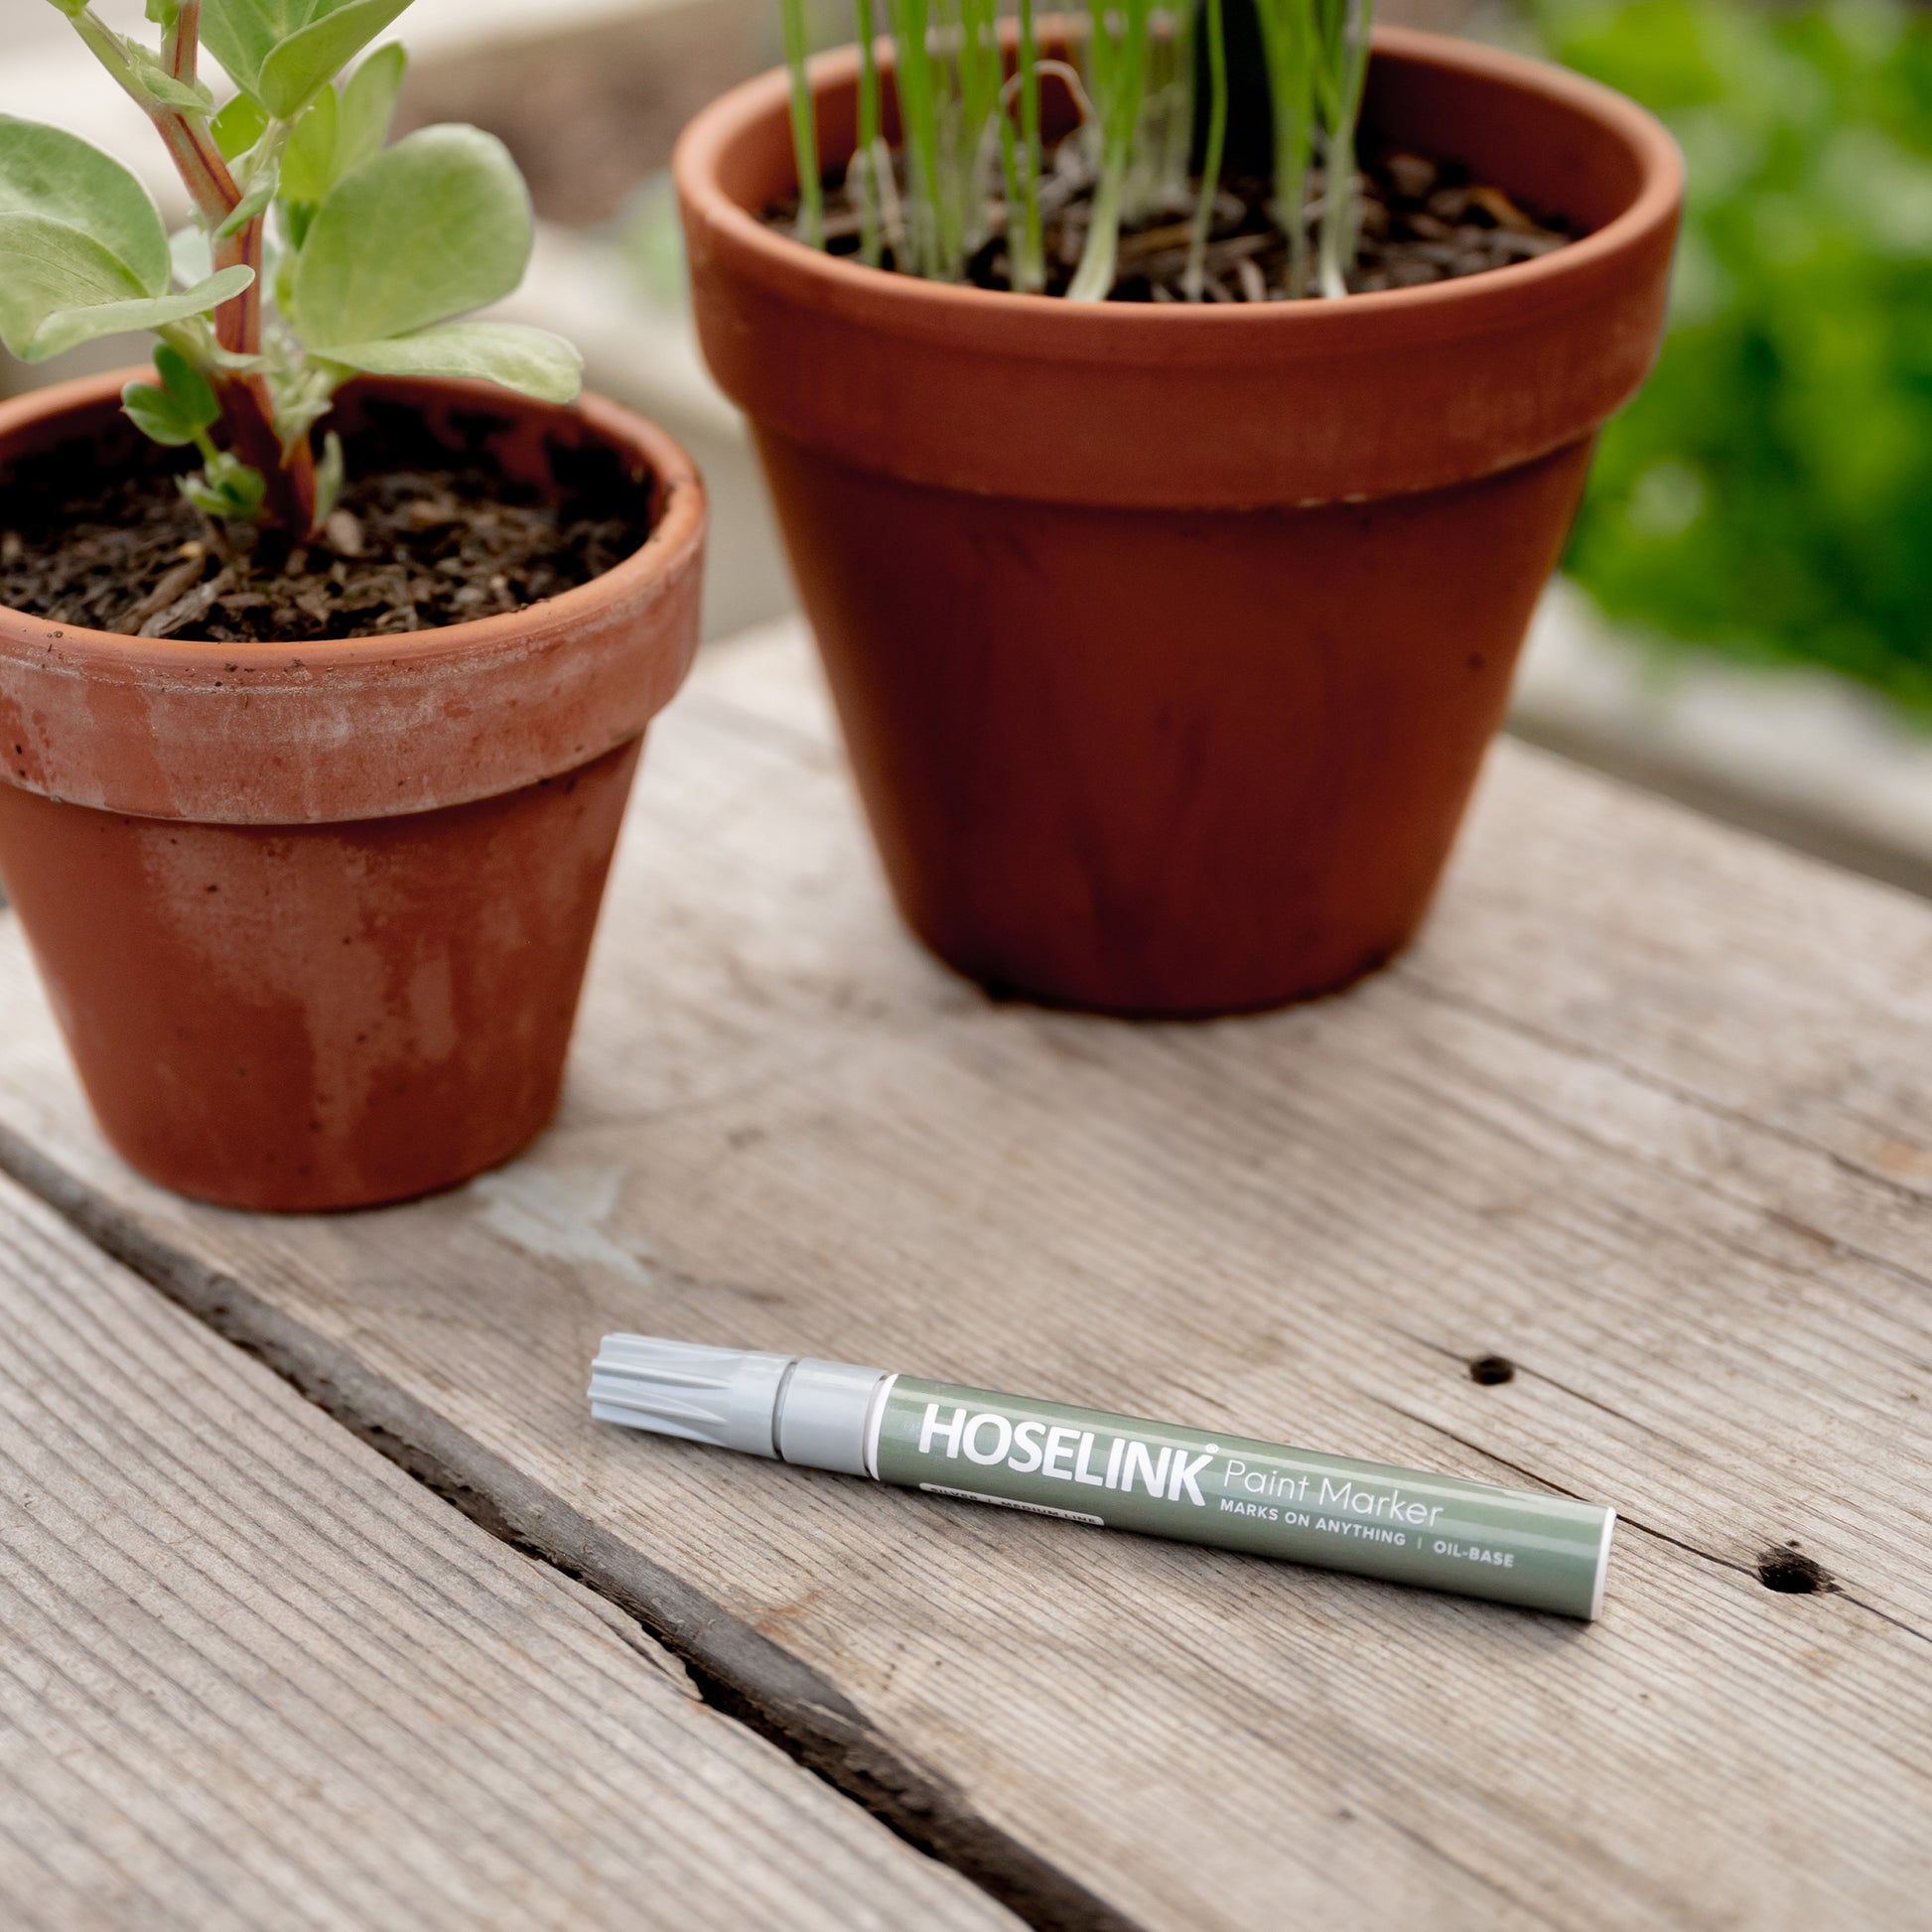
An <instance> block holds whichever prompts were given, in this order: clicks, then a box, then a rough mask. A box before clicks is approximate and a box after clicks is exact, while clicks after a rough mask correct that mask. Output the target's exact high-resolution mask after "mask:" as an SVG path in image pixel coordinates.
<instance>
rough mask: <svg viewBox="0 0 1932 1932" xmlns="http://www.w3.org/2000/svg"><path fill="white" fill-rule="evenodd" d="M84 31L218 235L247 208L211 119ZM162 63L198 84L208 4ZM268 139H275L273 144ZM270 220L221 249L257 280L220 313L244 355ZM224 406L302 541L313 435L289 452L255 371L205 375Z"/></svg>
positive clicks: (90, 17) (177, 31) (247, 456)
mask: <svg viewBox="0 0 1932 1932" xmlns="http://www.w3.org/2000/svg"><path fill="white" fill-rule="evenodd" d="M70 17H71V19H72V21H73V26H74V31H75V32H76V33H77V34H78V35H79V36H80V38H81V40H82V41H84V42H85V43H86V45H87V48H88V50H89V51H90V52H91V53H92V54H93V56H94V58H95V59H96V60H97V61H99V63H100V64H101V66H102V67H104V68H105V69H107V71H108V73H109V74H110V75H111V76H112V77H113V78H114V80H115V81H116V82H118V83H119V85H120V87H121V88H122V90H123V91H124V92H125V93H127V94H128V95H130V96H131V97H132V98H133V99H134V100H135V101H136V102H138V103H139V105H140V106H141V108H142V110H143V111H144V112H145V113H146V114H147V116H148V118H149V119H150V120H151V121H152V122H153V123H154V125H155V129H156V131H157V132H158V133H159V134H160V136H161V139H162V142H163V144H164V145H165V146H166V148H167V150H168V155H169V158H170V159H171V160H172V161H173V162H174V164H175V171H176V173H178V174H179V175H180V176H181V178H182V181H183V183H184V184H185V185H186V187H187V189H188V193H189V195H190V197H191V198H192V199H193V201H194V203H195V208H196V212H197V213H198V214H199V215H200V216H201V219H202V224H203V226H204V227H206V228H207V231H208V233H209V234H210V235H213V234H214V233H215V231H216V230H217V229H218V228H219V227H220V226H221V224H222V223H223V222H224V221H225V220H226V219H227V218H228V216H229V215H230V214H231V213H232V212H233V211H234V209H235V208H236V207H239V206H240V204H241V190H240V189H239V188H238V187H237V186H236V185H235V179H234V176H233V175H232V174H230V173H229V172H228V164H227V163H226V161H224V160H223V159H222V158H221V150H220V149H219V148H218V147H217V146H216V145H215V141H214V136H213V135H212V134H211V133H210V132H209V131H208V124H207V115H205V114H196V113H190V112H188V111H187V110H186V109H185V108H179V107H163V106H158V105H157V104H156V103H155V102H153V101H152V100H150V99H149V98H148V96H147V95H146V94H145V93H144V92H143V91H142V88H141V85H140V81H139V79H138V77H137V76H136V74H135V72H134V69H133V66H132V64H131V63H130V62H129V60H128V58H127V55H126V53H125V51H124V50H123V48H122V46H121V41H120V36H119V35H117V34H115V33H114V32H112V31H111V30H110V29H109V28H108V27H107V26H106V25H105V24H104V23H103V22H102V21H101V20H100V19H99V18H98V17H97V16H96V15H95V14H94V12H93V11H92V9H91V8H89V9H87V10H86V11H84V12H81V13H78V14H75V15H72V16H70ZM162 57H163V60H164V62H165V64H166V66H167V68H168V70H169V72H170V73H171V74H173V75H174V76H175V77H176V78H177V79H183V80H187V81H188V82H190V84H193V82H194V79H195V77H196V69H197V68H198V66H199V64H200V59H201V5H200V0H188V4H186V5H184V6H183V7H182V9H181V12H180V13H179V14H178V15H177V16H176V18H175V24H174V26H173V27H172V28H170V29H169V31H168V35H167V38H166V39H165V40H164V42H163V44H162ZM263 138H264V139H266V138H268V137H266V136H264V137H263ZM265 221H266V214H265V213H264V214H263V215H258V216H257V217H256V218H255V219H253V220H252V221H248V222H245V223H243V225H242V226H241V227H240V228H238V229H237V230H236V231H235V232H234V233H233V234H231V235H224V236H222V237H221V238H220V239H219V240H218V241H216V242H215V243H214V245H213V254H214V266H215V267H216V268H229V267H232V266H234V265H235V264H237V263H239V264H241V265H242V266H244V267H247V268H252V269H253V270H254V271H255V279H254V280H253V281H252V282H251V283H250V284H249V285H248V287H247V288H246V289H244V290H243V291H242V293H241V294H240V295H238V296H235V297H234V298H233V299H232V300H231V301H227V302H224V303H222V304H221V306H220V307H219V308H217V309H216V310H215V312H214V338H215V341H216V342H217V343H218V344H219V345H220V346H221V347H222V348H224V349H226V350H228V351H229V352H230V353H231V354H234V355H246V356H259V355H260V353H261V346H262V288H261V268H262V231H263V227H264V223H265ZM204 373H205V374H207V376H208V379H209V381H210V383H211V384H212V386H213V389H214V393H215V397H216V399H217V400H218V401H219V403H220V405H221V421H222V424H223V427H224V428H225V429H226V430H227V432H228V444H229V447H230V448H231V449H232V450H233V451H234V453H235V455H236V456H238V457H239V458H240V459H241V461H242V462H243V463H245V464H247V465H248V466H249V467H250V468H251V469H255V470H259V471H260V472H261V474H262V479H263V482H264V483H266V485H267V493H266V495H265V496H264V498H263V503H262V510H263V515H264V517H265V518H266V519H267V520H268V521H270V522H274V523H278V524H280V525H281V526H282V527H284V528H285V529H288V530H290V531H292V532H293V533H294V534H296V535H298V536H300V535H303V534H305V533H306V532H307V531H308V529H309V528H310V526H311V524H312V523H313V521H314V518H315V503H316V491H315V454H314V452H313V451H312V450H311V448H310V446H309V439H308V438H307V437H306V436H302V437H298V438H297V439H295V441H294V442H293V443H291V444H288V445H284V443H283V440H282V437H281V434H280V431H279V430H278V428H277V426H276V421H275V398H274V395H273V394H272V392H271V391H270V389H269V386H268V383H267V381H266V380H265V378H264V377H263V376H261V375H260V374H259V373H258V372H256V371H254V370H234V369H222V368H215V369H208V370H205V371H204Z"/></svg>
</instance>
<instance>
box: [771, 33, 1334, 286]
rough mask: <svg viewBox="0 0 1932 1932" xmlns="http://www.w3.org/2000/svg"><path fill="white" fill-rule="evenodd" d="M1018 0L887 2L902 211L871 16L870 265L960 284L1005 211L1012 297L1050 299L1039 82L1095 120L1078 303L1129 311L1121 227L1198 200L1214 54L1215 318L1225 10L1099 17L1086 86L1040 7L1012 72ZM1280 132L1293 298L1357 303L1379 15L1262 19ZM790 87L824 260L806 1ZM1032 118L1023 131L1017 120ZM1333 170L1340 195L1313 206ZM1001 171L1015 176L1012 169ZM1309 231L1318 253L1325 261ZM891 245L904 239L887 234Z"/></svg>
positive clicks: (864, 186) (862, 116) (1209, 151)
mask: <svg viewBox="0 0 1932 1932" xmlns="http://www.w3.org/2000/svg"><path fill="white" fill-rule="evenodd" d="M1000 4H1001V0H886V7H887V16H888V26H889V28H890V31H891V36H892V41H893V53H894V80H895V85H896V88H897V95H898V107H899V118H900V123H901V125H902V127H903V129H904V157H903V158H904V170H905V173H904V198H905V205H904V208H903V210H902V215H901V212H900V210H899V208H898V206H897V191H896V188H895V182H896V179H897V177H896V176H895V173H894V170H893V163H892V156H891V155H890V153H889V152H888V150H887V148H886V144H885V141H884V139H883V136H882V134H881V132H880V129H881V125H882V123H881V117H880V89H881V76H880V72H879V67H878V62H877V60H876V58H875V53H874V32H875V16H874V9H873V0H855V12H856V24H857V28H858V34H859V41H860V49H861V53H860V77H859V129H858V132H859V143H858V149H857V152H855V154H854V155H853V158H852V162H851V164H850V171H849V175H848V180H849V182H850V184H851V186H852V191H853V196H854V199H855V200H856V202H857V204H858V208H859V222H860V240H859V254H860V259H861V260H862V261H864V262H866V263H867V264H868V265H870V266H875V267H876V266H880V265H882V264H883V263H884V261H885V250H886V247H887V245H888V244H889V243H890V245H891V247H892V249H893V266H894V267H895V268H897V269H898V270H899V271H901V272H903V273H907V274H913V275H921V276H926V277H928V278H931V279H935V280H940V281H952V282H956V281H959V280H961V279H963V277H964V276H965V274H966V272H967V267H968V264H969V262H970V261H971V260H972V257H973V256H974V254H975V252H976V251H977V250H978V249H979V248H980V247H981V246H982V244H983V243H984V242H985V241H986V239H987V237H988V236H989V235H990V234H992V233H993V231H994V227H995V208H994V200H993V198H994V188H993V183H994V181H995V179H996V178H997V180H998V182H999V194H1000V197H1001V199H1002V200H1003V202H1004V212H1005V221H1006V248H1007V274H1008V280H1009V282H1010V284H1011V286H1012V287H1013V288H1015V289H1016V290H1019V291H1022V292H1026V293H1035V292H1037V291H1039V290H1042V289H1044V288H1045V287H1046V286H1047V268H1046V261H1045V244H1044V236H1043V223H1042V219H1041V212H1040V186H1041V181H1042V177H1043V173H1044V168H1045V153H1044V146H1043V142H1042V138H1041V130H1040V99H1039V83H1040V75H1041V73H1042V72H1045V71H1055V72H1059V73H1061V74H1064V75H1066V76H1067V77H1068V80H1069V84H1071V85H1072V86H1073V89H1074V92H1075V94H1076V97H1078V99H1079V100H1080V104H1081V107H1082V111H1083V115H1084V119H1083V123H1082V126H1081V129H1080V131H1079V134H1078V136H1077V137H1076V138H1078V139H1080V140H1082V141H1084V142H1086V143H1087V144H1088V146H1089V148H1090V151H1091V155H1092V160H1093V165H1094V175H1095V182H1094V189H1093V199H1092V207H1091V217H1090V220H1089V223H1088V228H1087V239H1086V243H1085V246H1084V249H1083V251H1082V254H1081V258H1080V261H1079V263H1078V265H1077V266H1076V267H1075V269H1074V272H1073V277H1072V281H1071V282H1070V284H1069V285H1068V287H1067V290H1066V294H1067V299H1068V300H1070V301H1075V302H1102V301H1105V300H1106V299H1107V297H1108V296H1109V295H1110V294H1111V293H1112V292H1113V287H1114V282H1115V278H1116V273H1117V268H1118V262H1119V250H1120V234H1121V229H1122V226H1123V225H1124V224H1126V223H1129V222H1131V221H1133V220H1134V219H1136V218H1137V217H1138V216H1139V215H1140V214H1141V213H1142V212H1143V211H1144V210H1145V209H1146V208H1147V207H1151V206H1152V207H1158V206H1160V205H1162V204H1164V203H1171V202H1172V200H1173V198H1175V197H1178V196H1181V195H1184V194H1185V192H1186V190H1187V181H1186V173H1187V157H1188V151H1189V147H1190V145H1191V140H1192V134H1193V128H1194V125H1195V111H1194V110H1195V103H1194V85H1195V81H1194V73H1195V63H1194V57H1193V49H1194V45H1195V39H1196V36H1200V35H1204V36H1205V44H1206V50H1207V69H1208V85H1209V89H1210V92H1209V99H1208V111H1207V124H1206V142H1205V146H1204V152H1203V154H1202V169H1201V179H1200V181H1199V183H1198V186H1197V190H1196V193H1195V199H1194V209H1193V215H1192V219H1191V221H1190V223H1189V230H1188V259H1187V266H1186V270H1185V273H1184V276H1183V279H1182V288H1183V292H1184V293H1185V294H1186V296H1187V298H1188V299H1189V300H1190V301H1194V302H1198V301H1199V300H1200V299H1201V295H1202V291H1203V287H1204V284H1205V280H1206V276H1205V256H1206V251H1207V246H1208V242H1209V239H1210V236H1211V233H1212V228H1213V210H1214V200H1215V192H1216V189H1217V187H1218V185H1219V181H1220V174H1221V165H1222V161H1223V159H1224V157H1225V155H1226V150H1227V131H1228V94H1229V86H1228V71H1227V43H1226V34H1225V25H1224V22H1223V19H1222V10H1223V0H1187V4H1186V5H1184V6H1183V8H1182V10H1181V11H1180V12H1179V13H1175V12H1173V11H1172V10H1170V9H1166V8H1161V7H1157V6H1155V5H1154V4H1153V0H1088V20H1087V31H1086V33H1085V35H1084V36H1082V37H1079V38H1078V39H1077V40H1076V41H1075V42H1074V44H1073V46H1072V48H1071V49H1070V52H1071V54H1072V56H1073V58H1075V59H1076V60H1077V61H1078V63H1079V70H1078V73H1077V75H1076V74H1075V73H1074V72H1073V71H1072V70H1070V69H1067V68H1066V67H1065V66H1064V65H1063V64H1062V63H1060V62H1059V61H1056V60H1050V61H1049V60H1043V59H1042V58H1041V54H1040V49H1039V44H1038V38H1037V33H1036V29H1035V14H1034V5H1033V0H1017V21H1016V27H1017V32H1016V33H1015V35H1014V36H1013V46H1014V63H1013V71H1012V73H1011V74H1010V75H1009V74H1008V72H1007V68H1006V60H1005V57H1004V56H1003V55H1002V53H1001V51H1000V50H1001V40H1000V33H999V13H1000ZM1254 4H1255V12H1256V17H1257V20H1258V22H1259V25H1260V29H1261V43H1262V59H1263V63H1264V65H1265V67H1266V69H1267V79H1268V93H1269V100H1270V103H1271V107H1272V111H1273V121H1274V157H1273V176H1274V181H1273V188H1274V193H1273V197H1272V208H1273V212H1274V216H1275V219H1276V221H1277V223H1278V224H1279V226H1280V227H1281V229H1282V232H1283V233H1284V234H1285V235H1286V236H1287V239H1288V254H1289V262H1288V293H1289V294H1290V295H1293V296H1302V295H1307V294H1310V293H1311V292H1318V293H1319V294H1321V295H1323V296H1328V297H1333V296H1340V295H1344V294H1346V293H1347V284H1346V280H1345V277H1346V274H1347V270H1348V267H1349V264H1350V263H1351V262H1352V261H1353V260H1354V255H1355V247H1356V238H1357V233H1358V230H1359V225H1360V207H1359V196H1358V192H1357V186H1356V175H1355V124H1356V121H1357V119H1358V117H1359V115H1360V112H1361V103H1362V89H1363V84H1364V81H1365V79H1366V77H1367V72H1368V58H1369V32H1368V29H1369V17H1370V14H1371V12H1372V0H1254ZM780 5H781V7H782V8H783V12H784V23H785V46H786V58H787V61H788V63H789V66H790V72H791V101H792V131H793V141H794V145H795V148H796V152H797V160H798V170H799V184H800V186H799V219H798V233H799V237H800V239H802V240H805V241H807V242H809V243H810V244H811V245H813V246H818V247H823V246H824V245H825V242H824V223H823V216H822V209H821V196H820V186H819V179H818V173H817V161H816V157H817V137H816V132H815V127H814V120H813V109H812V98H811V89H810V87H809V85H808V84H807V81H806V73H805V60H806V46H805V39H804V32H805V15H804V0H780ZM1016 113H1017V121H1016ZM1317 160H1319V162H1320V163H1321V169H1322V190H1321V195H1320V198H1319V201H1318V202H1317V203H1315V204H1314V205H1313V206H1311V197H1310V189H1311V183H1312V179H1313V170H1314V166H1315V163H1316V161H1317ZM996 164H997V166H996ZM1311 230H1312V232H1313V236H1314V241H1313V245H1311ZM889 231H890V232H889Z"/></svg>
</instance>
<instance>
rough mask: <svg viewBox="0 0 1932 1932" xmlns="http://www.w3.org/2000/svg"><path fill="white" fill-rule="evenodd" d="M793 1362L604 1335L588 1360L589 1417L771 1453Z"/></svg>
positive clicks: (721, 1446)
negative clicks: (783, 1387) (781, 1395)
mask: <svg viewBox="0 0 1932 1932" xmlns="http://www.w3.org/2000/svg"><path fill="white" fill-rule="evenodd" d="M796 1359H797V1357H796V1356H794V1355H763V1354H759V1353H756V1352H755V1351H753V1350H750V1349H743V1348H706V1347H703V1346H701V1345H699V1344H698V1343H695V1342H688V1341H659V1340H658V1339H656V1338H655V1337H654V1336H651V1335H606V1336H605V1337H604V1341H603V1344H602V1346H601V1347H600V1348H599V1349H598V1351H597V1360H596V1361H594V1362H593V1363H592V1364H591V1414H592V1415H593V1416H594V1417H595V1418H596V1419H597V1420H598V1421H599V1422H615V1423H621V1424H623V1425H624V1427H625V1428H627V1429H648V1430H649V1431H651V1432H652V1434H653V1435H657V1436H681V1437H683V1438H684V1439H685V1441H687V1442H691V1443H709V1444H711V1445H712V1446H713V1447H714V1448H716V1449H741V1450H743V1451H744V1452H745V1453H746V1454H747V1455H773V1456H775V1455H776V1454H777V1452H778V1446H777V1442H776V1438H775V1434H774V1430H773V1423H774V1421H775V1419H776V1414H777V1406H778V1390H779V1387H780V1385H781V1384H782V1383H783V1381H784V1379H785V1371H786V1370H787V1369H788V1368H790V1367H791V1365H792V1363H793V1362H794V1361H795V1360H796Z"/></svg>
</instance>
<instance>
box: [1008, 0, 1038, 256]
mask: <svg viewBox="0 0 1932 1932" xmlns="http://www.w3.org/2000/svg"><path fill="white" fill-rule="evenodd" d="M1019 24H1020V40H1019V47H1018V49H1017V57H1018V59H1017V69H1016V71H1015V73H1014V77H1013V84H1014V87H1015V88H1016V89H1017V91H1018V93H1019V96H1020V135H1019V139H1018V141H1017V142H1016V141H1015V140H1014V138H1013V115H1012V113H1011V111H1010V110H1009V109H1008V107H1007V105H1006V102H1005V99H1004V98H1002V101H1001V105H1000V125H1001V129H1002V132H1003V136H1004V138H1005V140H1006V142H1007V144H1008V149H1009V152H1010V153H1012V154H1013V155H1014V157H1015V159H1014V160H1013V161H1012V162H1010V163H1009V169H1008V172H1009V174H1010V175H1013V176H1016V177H1017V179H1016V180H1015V181H1013V182H1011V183H1010V184H1009V187H1008V190H1007V196H1008V226H1007V252H1008V256H1009V259H1010V262H1011V265H1012V270H1013V286H1014V287H1015V288H1016V289H1019V290H1021V291H1023V292H1025V293H1037V292H1038V291H1039V290H1040V289H1043V288H1044V287H1045V286H1046V243H1045V238H1044V230H1043V228H1042V226H1041V223H1040V216H1039V172H1040V166H1041V163H1042V161H1043V159H1044V153H1043V150H1042V148H1041V146H1040V139H1039V43H1038V41H1037V39H1036V38H1035V33H1034V0H1020V23H1019ZM1016 191H1017V192H1016Z"/></svg>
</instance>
